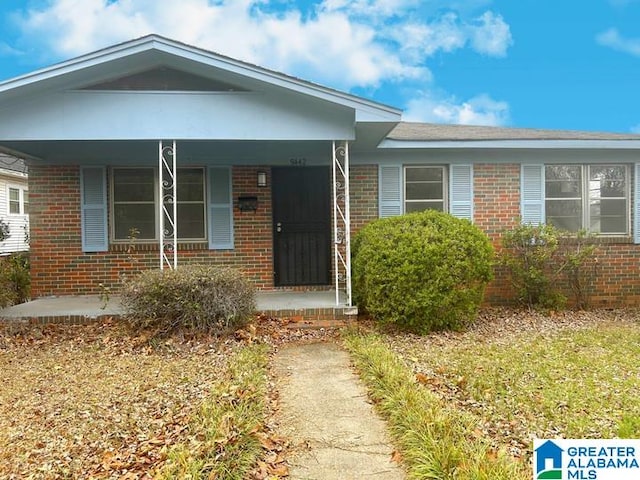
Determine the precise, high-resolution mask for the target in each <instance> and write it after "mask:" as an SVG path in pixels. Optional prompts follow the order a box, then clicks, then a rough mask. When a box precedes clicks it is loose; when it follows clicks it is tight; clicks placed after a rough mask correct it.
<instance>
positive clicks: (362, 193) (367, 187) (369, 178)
mask: <svg viewBox="0 0 640 480" xmlns="http://www.w3.org/2000/svg"><path fill="white" fill-rule="evenodd" d="M349 182H350V185H349V186H350V189H351V204H350V206H351V233H352V235H354V234H356V233H357V232H358V230H360V229H361V228H362V227H363V226H364V225H365V224H367V223H369V222H370V221H371V220H375V219H376V218H378V166H377V165H355V166H352V167H351V169H350V171H349Z"/></svg>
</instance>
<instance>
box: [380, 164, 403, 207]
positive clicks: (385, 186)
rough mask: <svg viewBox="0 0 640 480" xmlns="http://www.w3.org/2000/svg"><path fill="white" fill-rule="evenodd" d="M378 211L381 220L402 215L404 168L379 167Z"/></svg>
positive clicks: (394, 166)
mask: <svg viewBox="0 0 640 480" xmlns="http://www.w3.org/2000/svg"><path fill="white" fill-rule="evenodd" d="M378 191H379V193H378V211H379V216H380V218H384V217H393V216H396V215H401V214H402V167H401V166H400V165H380V166H379V167H378Z"/></svg>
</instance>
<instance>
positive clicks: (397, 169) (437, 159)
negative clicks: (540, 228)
mask: <svg viewBox="0 0 640 480" xmlns="http://www.w3.org/2000/svg"><path fill="white" fill-rule="evenodd" d="M0 151H3V152H5V153H7V154H13V155H16V156H19V157H21V158H26V159H27V161H28V165H29V192H30V206H29V212H30V215H31V265H32V296H33V297H40V296H47V295H73V294H83V293H98V292H99V288H100V287H99V285H100V284H103V285H116V284H117V283H118V281H119V276H120V275H121V274H122V273H123V272H129V271H132V270H138V269H141V268H160V267H161V266H162V267H163V268H173V267H174V266H175V265H176V264H178V265H179V264H182V263H186V262H211V263H217V264H226V265H232V266H236V267H238V268H240V269H242V270H243V271H244V272H245V273H246V274H247V275H248V277H249V278H251V279H252V281H253V282H254V283H255V285H256V286H257V287H259V288H260V289H263V290H274V289H293V290H307V289H309V290H313V289H331V288H335V289H336V290H342V291H345V292H347V297H346V300H345V301H346V303H350V301H351V299H350V295H349V294H350V268H349V267H350V263H349V262H350V260H349V258H350V255H349V251H350V239H351V236H352V235H353V234H354V232H356V231H357V230H358V229H359V228H360V227H362V225H364V224H365V223H367V222H369V221H371V220H372V219H375V218H378V217H384V216H389V215H398V214H402V213H403V212H410V211H415V210H420V209H424V208H436V209H439V210H444V211H447V212H450V213H451V214H453V215H455V216H458V217H462V218H467V219H469V220H471V221H473V222H474V223H475V224H476V225H478V226H479V227H480V228H482V229H483V230H484V231H486V232H487V234H488V235H490V236H491V237H492V238H493V239H497V238H498V236H499V235H500V232H501V231H503V230H504V229H506V228H509V227H510V226H513V225H516V224H517V223H518V222H521V221H522V222H531V223H539V222H549V223H552V224H555V225H557V226H560V227H564V228H567V229H570V230H573V231H577V230H578V229H582V228H585V229H587V230H589V231H591V232H594V233H597V234H598V242H599V243H600V249H599V255H600V257H599V276H598V288H597V292H596V294H595V295H593V296H592V301H593V302H594V303H600V304H607V305H619V304H636V305H637V304H640V268H639V260H640V245H638V244H639V243H640V136H638V135H631V134H628V135H626V134H609V133H590V132H572V131H553V130H531V129H516V128H495V127H470V126H452V125H434V124H420V123H405V122H403V121H402V112H401V111H400V110H399V109H397V108H394V107H390V106H387V105H383V104H380V103H377V102H374V101H371V100H367V99H365V98H360V97H358V96H354V95H351V94H349V93H345V92H341V91H337V90H334V89H331V88H326V87H323V86H320V85H317V84H314V83H311V82H308V81H305V80H302V79H299V78H295V77H291V76H288V75H285V74H282V73H278V72H275V71H272V70H268V69H265V68H262V67H260V66H257V65H252V64H248V63H245V62H241V61H238V60H235V59H233V58H229V57H226V56H222V55H219V54H216V53H213V52H210V51H206V50H203V49H200V48H197V47H194V46H190V45H186V44H183V43H180V42H176V41H173V40H170V39H167V38H163V37H160V36H157V35H150V36H146V37H143V38H139V39H135V40H132V41H128V42H125V43H122V44H118V45H114V46H111V47H108V48H105V49H102V50H99V51H96V52H93V53H89V54H87V55H83V56H80V57H78V58H74V59H71V60H68V61H65V62H63V63H60V64H57V65H53V66H51V67H48V68H44V69H42V70H38V71H35V72H33V73H30V74H27V75H23V76H20V77H17V78H14V79H11V80H8V81H4V82H2V83H0ZM132 233H133V239H132ZM132 248H133V250H134V254H132ZM507 289H508V285H507V283H506V281H505V279H504V278H500V277H498V278H497V279H496V281H495V282H494V284H493V285H492V286H491V288H490V289H489V291H488V293H487V299H488V300H489V301H501V300H504V298H505V295H506V290H507Z"/></svg>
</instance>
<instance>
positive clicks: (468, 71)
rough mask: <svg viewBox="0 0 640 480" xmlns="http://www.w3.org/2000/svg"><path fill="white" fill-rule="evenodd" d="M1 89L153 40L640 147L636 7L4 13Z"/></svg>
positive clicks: (400, 102)
mask: <svg viewBox="0 0 640 480" xmlns="http://www.w3.org/2000/svg"><path fill="white" fill-rule="evenodd" d="M0 19H1V20H0V80H4V79H8V78H11V77H13V76H16V75H20V74H23V73H27V72H29V71H32V70H35V69H37V68H40V67H44V66H47V65H50V64H52V63H55V62H58V61H61V60H65V59H68V58H72V57H74V56H77V55H80V54H82V53H86V52H89V51H93V50H96V49H98V48H101V47H104V46H107V45H110V44H114V43H118V42H121V41H125V40H128V39H131V38H136V37H139V36H142V35H146V34H148V33H157V34H160V35H164V36H167V37H169V38H173V39H176V40H180V41H183V42H186V43H189V44H192V45H196V46H200V47H203V48H206V49H209V50H213V51H217V52H219V53H222V54H225V55H229V56H232V57H235V58H238V59H240V60H245V61H249V62H252V63H257V64H259V65H263V66H265V67H268V68H273V69H275V70H279V71H282V72H285V73H288V74H291V75H295V76H299V77H301V78H304V79H307V80H311V81H314V82H317V83H321V84H324V85H327V86H331V87H334V88H338V89H342V90H346V91H350V92H352V93H354V94H357V95H362V96H364V97H367V98H371V99H373V100H377V101H380V102H383V103H387V104H390V105H393V106H396V107H399V108H402V109H404V110H405V119H406V120H417V121H429V122H439V123H465V124H484V125H505V126H514V127H534V128H558V129H575V130H603V131H617V132H636V133H640V0H586V1H580V2H578V1H572V0H553V1H552V0H494V1H491V0H451V1H444V0H425V1H419V0H353V1H346V0H315V1H314V0H300V1H294V0H179V1H178V0H0Z"/></svg>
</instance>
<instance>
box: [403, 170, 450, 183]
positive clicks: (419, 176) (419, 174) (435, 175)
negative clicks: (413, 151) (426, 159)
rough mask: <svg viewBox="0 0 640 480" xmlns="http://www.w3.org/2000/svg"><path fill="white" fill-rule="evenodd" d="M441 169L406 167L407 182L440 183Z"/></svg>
mask: <svg viewBox="0 0 640 480" xmlns="http://www.w3.org/2000/svg"><path fill="white" fill-rule="evenodd" d="M442 170H443V169H442V167H407V168H406V180H407V182H429V181H431V182H442Z"/></svg>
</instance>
